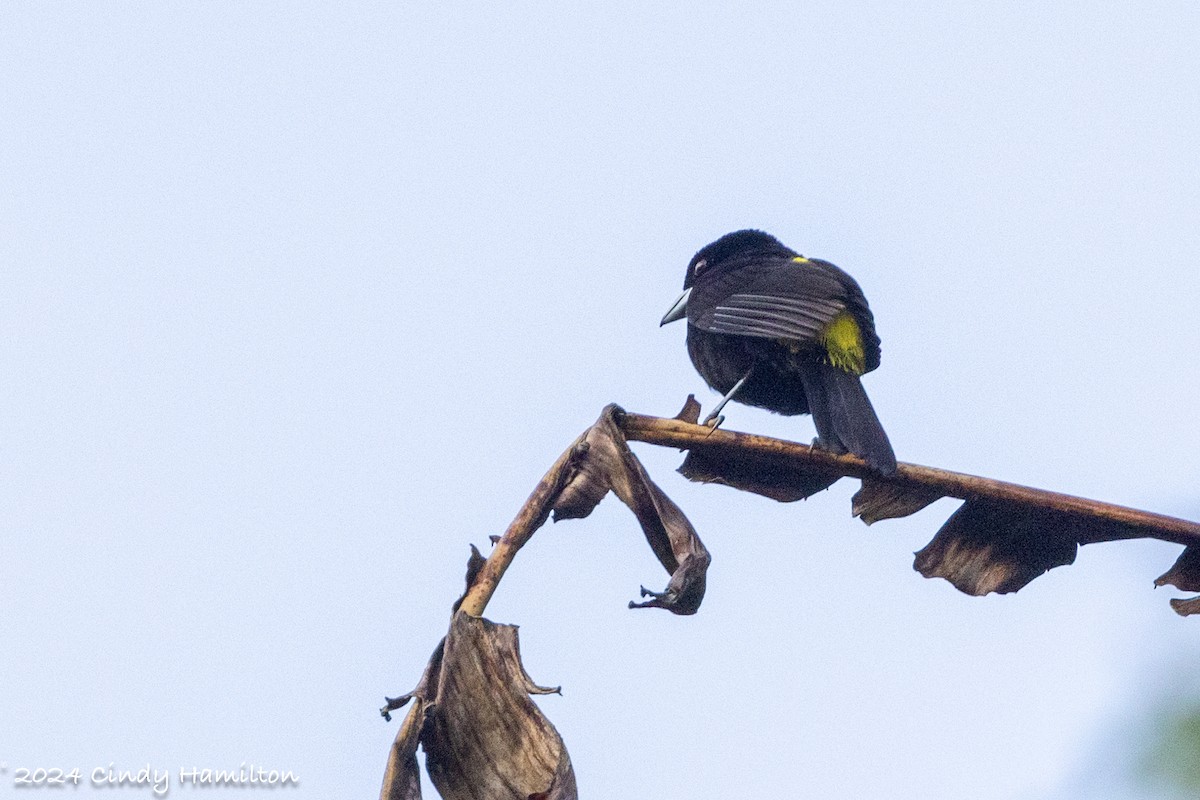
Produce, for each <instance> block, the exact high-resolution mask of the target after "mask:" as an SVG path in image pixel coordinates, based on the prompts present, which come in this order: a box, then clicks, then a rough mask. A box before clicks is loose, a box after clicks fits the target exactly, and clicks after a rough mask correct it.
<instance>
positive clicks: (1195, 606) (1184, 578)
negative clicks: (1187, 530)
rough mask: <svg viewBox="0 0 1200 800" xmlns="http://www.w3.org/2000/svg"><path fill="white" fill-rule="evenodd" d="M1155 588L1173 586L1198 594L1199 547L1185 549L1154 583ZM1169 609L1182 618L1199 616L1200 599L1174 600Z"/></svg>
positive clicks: (1199, 589) (1199, 584) (1199, 577)
mask: <svg viewBox="0 0 1200 800" xmlns="http://www.w3.org/2000/svg"><path fill="white" fill-rule="evenodd" d="M1154 585H1155V586H1174V587H1175V588H1176V589H1182V590H1183V591H1185V592H1200V547H1197V546H1195V545H1193V546H1191V547H1185V548H1184V550H1183V552H1182V553H1181V554H1180V555H1179V558H1178V559H1176V561H1175V563H1174V564H1173V565H1172V566H1171V568H1170V569H1169V570H1167V571H1166V572H1164V573H1163V574H1162V575H1160V576H1159V577H1158V579H1157V580H1155V581H1154ZM1171 608H1173V609H1175V611H1176V612H1178V613H1179V614H1180V615H1182V616H1185V617H1186V616H1188V615H1190V614H1200V597H1190V598H1185V599H1174V600H1172V601H1171Z"/></svg>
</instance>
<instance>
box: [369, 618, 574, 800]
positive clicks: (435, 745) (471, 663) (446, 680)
mask: <svg viewBox="0 0 1200 800" xmlns="http://www.w3.org/2000/svg"><path fill="white" fill-rule="evenodd" d="M557 691H558V689H547V688H544V687H540V686H537V685H536V684H534V683H533V681H532V680H530V678H529V676H528V675H527V674H526V672H525V669H524V667H523V666H522V665H521V656H520V650H519V645H518V639H517V628H516V626H514V625H497V624H495V623H493V622H490V621H488V620H486V619H482V618H479V617H472V616H470V615H469V614H464V613H462V612H458V613H456V614H455V615H454V618H453V619H452V620H451V624H450V633H449V634H448V635H447V636H446V638H445V640H444V641H443V644H442V645H440V646H439V647H438V650H437V651H436V652H435V653H434V656H433V658H432V659H431V660H430V662H429V666H428V667H427V668H426V670H425V675H424V677H422V679H421V683H420V685H418V687H417V689H416V690H414V691H413V692H412V693H410V694H408V695H405V696H404V697H401V698H397V699H395V700H389V701H388V706H387V709H388V710H394V709H395V708H398V707H400V706H401V705H403V704H404V703H406V702H408V700H409V699H412V700H414V701H415V702H414V704H413V707H412V709H410V711H409V714H408V716H407V717H406V718H405V722H404V725H403V726H401V729H400V732H399V733H398V734H397V736H396V741H395V743H394V744H393V745H392V753H391V756H390V758H389V761H388V767H387V771H386V773H385V775H384V783H383V791H382V792H381V794H380V798H381V800H419V798H420V797H421V789H420V782H419V779H418V775H417V764H416V755H415V753H416V746H417V742H418V741H419V742H420V744H421V746H422V747H423V748H424V750H425V764H426V768H427V769H428V771H429V777H430V779H431V780H432V781H433V784H434V786H436V787H437V790H438V793H439V794H441V796H442V797H443V798H444V799H445V800H477V799H478V798H488V800H528V799H529V798H530V797H544V798H546V800H576V798H577V797H578V794H577V791H576V788H575V773H574V771H573V770H572V769H571V760H570V758H569V757H568V755H567V750H566V747H565V746H564V745H563V742H562V739H561V738H560V737H559V735H558V732H557V731H556V730H555V729H554V726H553V725H552V724H550V721H549V720H548V719H546V717H545V715H543V714H542V712H541V710H540V709H539V708H538V707H537V706H536V705H535V704H534V703H533V701H532V700H530V698H529V695H530V694H549V693H552V692H557Z"/></svg>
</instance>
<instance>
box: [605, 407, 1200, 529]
mask: <svg viewBox="0 0 1200 800" xmlns="http://www.w3.org/2000/svg"><path fill="white" fill-rule="evenodd" d="M617 422H618V424H619V425H620V426H621V430H623V431H624V432H625V436H626V438H627V439H629V440H630V441H636V442H647V443H649V444H657V445H662V446H664V447H678V448H680V449H683V450H691V451H692V452H696V451H705V452H714V451H724V452H726V453H733V454H736V455H737V456H739V457H742V456H745V457H751V458H756V459H760V460H762V461H764V462H766V463H769V464H770V466H771V468H772V469H773V470H776V471H778V472H780V473H782V474H784V475H785V476H786V475H787V474H788V473H791V474H793V475H795V476H797V477H798V478H801V479H803V478H805V477H807V476H808V475H811V474H812V470H813V469H820V470H824V471H827V472H833V473H835V474H837V475H839V476H843V477H852V478H862V479H864V480H865V481H866V482H867V486H886V487H889V488H890V489H891V490H892V491H895V492H896V493H897V494H898V495H900V496H907V495H908V494H910V493H912V492H923V493H924V494H925V496H926V498H929V499H928V501H927V502H925V503H923V504H922V505H921V507H922V508H923V507H924V506H925V505H928V504H929V503H931V502H933V501H934V500H937V499H939V498H941V497H957V498H959V499H962V500H977V499H991V500H997V501H1001V502H1004V503H1014V504H1019V505H1021V506H1024V507H1026V508H1032V509H1041V510H1045V511H1054V512H1061V513H1064V514H1068V515H1071V516H1073V517H1078V518H1083V519H1088V520H1095V521H1097V522H1100V523H1111V524H1116V525H1120V526H1123V528H1124V531H1123V532H1122V535H1111V536H1107V537H1104V538H1097V539H1095V541H1107V540H1111V539H1117V538H1128V539H1136V538H1143V537H1146V538H1153V539H1162V540H1164V541H1168V542H1176V543H1178V544H1183V545H1200V523H1196V522H1191V521H1188V520H1184V519H1178V518H1176V517H1168V516H1165V515H1163V514H1155V513H1152V512H1149V511H1139V510H1137V509H1133V508H1126V507H1124V506H1119V505H1114V504H1112V503H1104V502H1101V501H1099V500H1087V499H1085V498H1082V497H1075V496H1072V495H1069V494H1060V493H1058V492H1048V491H1045V490H1044V489H1034V488H1032V487H1029V486H1021V485H1019V484H1015V483H1007V482H1005V481H998V480H993V479H991V478H981V477H979V476H977V475H967V474H964V473H961V472H951V471H949V470H944V469H937V468H935V467H924V466H921V465H919V464H905V463H901V464H900V467H899V469H898V470H897V472H896V475H895V476H894V477H891V478H881V477H879V476H878V475H876V474H875V473H874V472H872V471H871V470H870V469H869V468H868V467H867V465H866V464H865V463H864V462H863V461H862V459H860V458H857V457H855V456H851V455H835V454H833V453H830V452H827V451H825V450H821V449H819V448H813V447H810V446H809V445H804V444H800V443H798V442H789V441H786V440H783V439H773V438H771V437H768V436H757V435H755V434H752V433H740V432H737V431H727V430H723V429H717V430H713V429H712V428H708V427H704V426H702V425H696V424H692V423H689V422H686V421H684V420H680V419H665V418H662V417H650V416H645V415H642V414H630V413H626V414H623V415H620V416H618V417H617ZM870 491H871V492H881V491H884V490H883V489H875V488H873V489H871V490H870ZM861 504H862V501H861V500H857V501H856V505H861ZM856 510H857V509H856ZM916 510H919V509H913V511H916ZM908 513H912V511H910V512H908ZM889 516H892V515H889ZM895 516H907V514H897V515H895ZM885 518H887V517H877V519H885ZM871 521H874V520H871ZM1106 532H1107V533H1110V534H1115V533H1117V531H1115V530H1113V529H1106Z"/></svg>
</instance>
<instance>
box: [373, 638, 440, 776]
mask: <svg viewBox="0 0 1200 800" xmlns="http://www.w3.org/2000/svg"><path fill="white" fill-rule="evenodd" d="M445 646H446V640H445V639H442V641H440V642H438V646H437V647H436V648H434V651H433V655H432V656H431V657H430V659H429V663H428V665H426V667H425V672H424V674H422V675H421V681H420V683H418V684H417V688H415V689H413V690H412V691H411V692H409V693H408V694H404V695H401V696H400V697H395V698H392V697H389V698H386V700H387V704H386V705H385V706H384V707H383V708H381V709H380V713H381V714H382V715H383V718H384V719H387V720H390V719H391V718H392V714H391V712H393V711H395V710H396V709H399V708H403V707H404V706H405V705H407V704H408V702H409V701H410V700H411V701H413V704H412V707H411V708H409V710H408V713H407V714H406V715H405V716H404V723H403V724H402V725H401V726H400V730H399V731H398V732H397V733H396V739H395V741H393V742H392V750H391V752H390V753H389V754H388V763H387V768H386V769H385V770H384V774H383V789H382V791H381V792H380V793H379V797H380V800H421V775H420V772H421V768H420V766H419V765H418V764H417V744H418V743H419V742H420V740H421V731H422V730H423V729H424V727H425V720H426V717H427V716H428V714H429V709H430V705H431V704H432V703H433V701H434V700H435V699H436V697H437V682H438V673H439V672H440V671H441V668H442V653H443V652H444V650H445Z"/></svg>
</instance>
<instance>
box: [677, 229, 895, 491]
mask: <svg viewBox="0 0 1200 800" xmlns="http://www.w3.org/2000/svg"><path fill="white" fill-rule="evenodd" d="M683 286H684V294H683V296H682V297H680V299H679V301H678V302H677V303H676V304H675V306H674V307H672V309H671V310H670V311H668V312H667V315H666V316H665V317H664V318H663V324H666V323H668V322H672V321H674V320H676V319H682V318H683V316H684V315H685V314H686V316H687V321H688V326H687V348H688V355H690V356H691V358H692V363H693V364H694V365H695V367H696V370H697V371H698V372H699V373H700V376H701V377H703V378H704V380H705V381H706V382H707V383H708V385H709V386H711V387H712V388H714V389H716V390H717V391H719V392H721V393H722V394H724V395H727V397H726V399H732V400H736V401H737V402H739V403H745V404H746V405H752V406H759V407H760V408H766V409H769V410H770V411H774V412H776V413H778V414H786V415H792V414H807V413H811V414H812V415H813V422H814V423H815V424H816V427H817V436H818V444H820V445H821V446H822V447H825V448H827V449H829V450H832V451H834V452H850V453H853V454H855V455H858V456H861V457H862V458H863V459H865V460H866V461H867V463H868V464H870V465H871V466H872V467H873V468H875V469H876V470H878V471H879V472H881V473H884V474H890V473H893V472H895V470H896V456H895V454H894V453H893V452H892V446H891V444H890V443H889V442H888V438H887V434H886V433H884V431H883V426H882V425H880V423H879V418H878V417H877V416H876V415H875V410H874V408H872V407H871V401H870V400H869V399H868V398H867V394H866V392H865V391H864V390H863V387H862V383H861V382H860V381H859V377H860V376H861V375H863V374H864V373H867V372H870V371H871V370H873V369H875V368H876V367H878V366H879V337H878V336H877V335H876V334H875V320H874V317H873V316H872V315H871V309H870V307H868V305H867V300H866V298H865V297H864V296H863V293H862V290H861V289H860V288H859V286H858V283H856V282H855V280H854V279H853V278H851V277H850V276H849V275H847V274H846V273H845V272H843V271H842V270H840V269H838V268H837V267H836V266H834V265H833V264H830V263H829V262H828V261H821V260H819V259H815V258H814V259H807V258H803V257H802V256H800V255H799V254H797V253H796V252H795V251H793V250H791V249H789V248H787V247H785V246H784V245H782V244H781V243H780V242H779V240H778V239H776V238H775V237H773V236H770V235H769V234H766V233H763V232H762V231H753V230H745V231H737V232H735V233H730V234H727V235H725V236H722V237H721V238H720V239H718V240H717V241H715V242H713V243H712V244H710V245H708V246H707V247H704V248H702V249H701V250H700V251H699V252H698V253H696V255H695V256H694V257H693V258H692V260H691V262H690V263H689V264H688V269H687V276H686V277H685V278H684V282H683ZM743 378H744V379H745V382H744V383H743V384H742V385H741V386H740V387H738V388H736V391H734V392H733V393H732V396H729V395H730V390H732V389H735V387H736V386H737V384H738V382H739V381H741V380H743ZM723 403H724V401H723V402H722V405H723ZM719 409H720V406H718V410H719Z"/></svg>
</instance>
